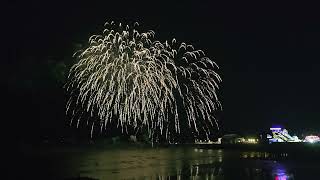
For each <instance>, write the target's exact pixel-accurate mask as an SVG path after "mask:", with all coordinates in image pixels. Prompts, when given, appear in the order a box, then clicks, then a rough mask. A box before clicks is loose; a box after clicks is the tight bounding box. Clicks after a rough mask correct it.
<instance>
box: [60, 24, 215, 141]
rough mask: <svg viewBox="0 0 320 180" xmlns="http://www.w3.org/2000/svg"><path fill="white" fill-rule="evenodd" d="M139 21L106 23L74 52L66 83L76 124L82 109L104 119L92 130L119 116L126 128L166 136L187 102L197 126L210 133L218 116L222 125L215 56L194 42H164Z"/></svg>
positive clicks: (69, 108)
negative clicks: (75, 60) (217, 114)
mask: <svg viewBox="0 0 320 180" xmlns="http://www.w3.org/2000/svg"><path fill="white" fill-rule="evenodd" d="M137 25H138V24H137V23H135V24H134V26H133V28H132V29H131V28H130V27H129V26H128V25H127V26H123V25H122V24H119V25H116V24H114V23H113V22H111V23H106V24H105V26H106V29H105V30H104V31H103V34H102V35H94V36H91V37H90V38H89V46H88V47H87V48H85V49H83V50H81V51H78V52H77V53H75V57H77V58H78V59H79V61H78V63H76V64H75V65H74V66H73V67H72V68H71V69H70V73H69V77H68V78H69V81H68V83H67V84H66V88H67V90H68V92H70V98H69V100H68V103H67V113H68V112H72V116H73V118H74V117H76V116H77V117H78V121H77V126H78V125H79V123H80V120H81V115H78V114H83V111H85V112H87V113H89V114H90V116H94V115H97V116H98V119H99V121H93V122H92V124H91V135H92V132H93V129H94V126H95V125H96V124H97V123H98V125H99V126H100V128H101V130H102V129H103V128H105V127H106V126H107V124H108V123H110V122H111V121H117V124H118V126H120V127H121V128H122V130H124V129H126V128H127V127H128V126H130V127H134V128H140V127H146V128H147V129H148V132H149V135H150V136H152V134H153V132H154V131H155V130H159V132H160V133H161V134H162V133H163V132H166V133H165V135H166V137H167V136H168V130H169V129H170V130H171V129H174V131H175V132H177V133H179V132H180V118H179V113H178V108H183V109H185V113H186V115H187V116H186V117H187V119H188V126H189V127H190V128H191V129H193V130H194V131H196V132H198V131H202V130H204V131H205V132H206V134H207V133H208V132H209V131H210V128H211V127H212V126H214V125H213V122H214V123H215V124H216V126H217V127H218V124H217V122H216V121H215V119H214V117H213V116H212V112H213V111H214V110H216V109H218V108H220V107H221V106H220V103H219V101H218V98H217V95H216V90H217V88H218V83H219V82H220V81H221V79H220V77H219V75H218V74H217V73H216V72H215V71H214V70H215V68H217V67H218V66H217V65H216V64H215V62H214V61H212V60H210V59H209V58H207V57H205V54H204V52H203V51H201V50H194V48H193V46H191V45H187V44H185V43H181V44H180V45H178V44H177V43H176V40H175V39H173V40H172V43H171V44H169V43H167V42H165V43H161V42H160V41H156V40H154V35H155V33H154V32H153V31H148V32H143V33H139V32H138V31H137V30H136V29H135V27H137ZM177 98H181V99H182V102H183V104H182V106H181V105H178V103H177ZM80 109H81V110H80ZM79 111H80V113H79ZM169 116H170V117H172V118H169ZM199 117H201V118H199ZM73 118H72V119H71V123H73ZM171 122H174V123H171ZM171 124H174V128H171V127H169V126H171ZM199 127H201V128H199Z"/></svg>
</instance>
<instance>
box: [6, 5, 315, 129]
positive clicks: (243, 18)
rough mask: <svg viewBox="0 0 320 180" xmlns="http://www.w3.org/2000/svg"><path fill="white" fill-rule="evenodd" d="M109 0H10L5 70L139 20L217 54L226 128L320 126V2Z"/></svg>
mask: <svg viewBox="0 0 320 180" xmlns="http://www.w3.org/2000/svg"><path fill="white" fill-rule="evenodd" d="M102 2H103V1H101V2H94V1H86V2H80V1H73V2H72V1H64V2H59V1H52V2H51V3H49V2H46V1H28V2H25V1H23V2H20V1H11V2H10V3H8V8H6V9H7V14H8V16H7V17H8V19H7V21H8V23H9V26H8V27H10V28H9V34H11V33H12V34H11V36H9V37H10V38H9V42H8V44H9V47H10V48H9V59H8V61H7V62H6V65H9V66H8V68H7V69H6V71H5V72H8V74H9V76H10V77H11V78H12V77H15V76H17V74H18V73H19V72H17V71H18V70H17V68H16V67H17V66H19V65H21V64H23V62H24V61H26V59H28V57H34V58H36V59H38V61H39V62H40V61H41V59H42V58H46V57H57V58H58V59H59V58H60V59H68V58H66V57H70V58H71V56H72V54H73V51H74V44H76V43H81V42H85V41H87V39H88V37H89V36H90V35H91V34H94V33H100V32H101V30H102V28H103V24H104V22H105V21H111V20H115V21H121V22H130V21H138V22H140V24H141V25H142V27H143V28H145V29H153V30H154V31H155V32H156V37H157V38H158V39H160V40H166V39H172V38H177V39H178V40H181V41H185V42H187V43H190V44H193V45H194V46H195V47H196V48H199V49H202V50H204V51H205V52H206V53H207V55H208V56H209V57H215V58H216V62H217V63H218V64H219V65H220V67H221V70H220V74H221V76H222V78H223V83H222V84H221V93H220V98H221V100H222V104H223V107H224V111H223V114H222V116H221V121H222V125H223V127H224V129H227V130H242V129H246V130H253V129H254V130H256V129H261V128H266V127H269V126H270V125H271V124H283V125H285V126H287V127H288V128H292V129H304V128H311V129H312V128H313V129H317V128H320V121H319V120H320V112H319V102H320V94H319V92H320V86H319V84H318V82H319V71H318V69H319V68H320V62H319V59H320V55H319V53H320V51H319V50H320V21H319V19H320V14H319V11H318V9H317V7H319V6H318V5H316V4H294V3H292V2H290V3H273V4H268V3H243V2H242V1H241V2H238V3H231V2H229V3H227V2H226V3H221V2H220V1H219V2H220V3H213V1H212V0H203V1H179V2H176V1H173V0H172V1H128V2H127V1H113V2H109V1H104V2H105V3H102ZM129 2H131V3H129ZM35 76H41V74H40V73H38V74H37V73H36V75H35ZM13 79H14V78H13ZM44 81H45V80H44ZM17 91H18V90H17ZM18 94H19V93H18ZM14 95H15V96H19V95H17V93H14ZM45 95H46V93H44V94H43V96H45ZM17 99H19V98H17ZM33 112H34V111H33ZM30 116H32V113H31V115H30Z"/></svg>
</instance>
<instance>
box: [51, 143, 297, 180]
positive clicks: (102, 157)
mask: <svg viewBox="0 0 320 180" xmlns="http://www.w3.org/2000/svg"><path fill="white" fill-rule="evenodd" d="M272 156H274V155H273V154H269V153H264V152H241V151H240V152H238V151H225V150H216V149H199V148H191V147H188V148H150V149H149V148H147V149H145V148H144V149H130V150H113V151H112V150H105V151H102V150H100V151H92V152H86V153H78V154H74V153H73V154H69V155H68V157H65V156H64V157H61V158H60V160H59V159H56V161H57V162H55V163H54V164H56V166H57V167H58V166H59V167H60V169H59V172H60V173H59V175H60V176H59V177H60V178H62V179H63V178H66V177H79V176H81V177H92V178H97V179H159V180H162V179H170V180H171V179H177V180H179V179H181V180H183V179H214V180H219V179H236V180H237V179H255V180H259V179H272V180H291V179H294V174H293V173H292V172H291V171H290V169H288V166H287V165H285V164H283V163H280V162H277V161H274V160H272V159H270V158H271V157H272ZM279 156H284V157H285V156H287V155H286V154H283V155H279ZM55 170H56V171H58V169H55ZM54 174H55V175H56V174H57V173H54Z"/></svg>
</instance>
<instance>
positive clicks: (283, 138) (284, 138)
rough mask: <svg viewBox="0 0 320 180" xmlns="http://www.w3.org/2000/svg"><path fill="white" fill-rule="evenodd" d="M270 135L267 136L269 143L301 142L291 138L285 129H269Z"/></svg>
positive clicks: (295, 137) (296, 138)
mask: <svg viewBox="0 0 320 180" xmlns="http://www.w3.org/2000/svg"><path fill="white" fill-rule="evenodd" d="M270 131H271V132H272V135H267V138H268V139H269V143H273V142H301V140H300V139H299V138H298V137H297V136H291V135H290V134H289V133H288V131H287V130H286V129H282V128H280V127H273V128H270Z"/></svg>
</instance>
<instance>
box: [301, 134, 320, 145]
mask: <svg viewBox="0 0 320 180" xmlns="http://www.w3.org/2000/svg"><path fill="white" fill-rule="evenodd" d="M303 142H309V143H318V142H320V138H319V136H315V135H310V136H306V137H305V138H304V140H303Z"/></svg>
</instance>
